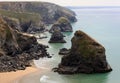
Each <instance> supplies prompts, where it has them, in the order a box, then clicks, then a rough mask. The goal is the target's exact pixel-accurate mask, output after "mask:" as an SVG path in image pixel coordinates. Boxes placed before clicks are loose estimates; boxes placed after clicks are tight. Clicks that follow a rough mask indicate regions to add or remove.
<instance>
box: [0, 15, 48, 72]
mask: <svg viewBox="0 0 120 83" xmlns="http://www.w3.org/2000/svg"><path fill="white" fill-rule="evenodd" d="M46 48H47V46H45V45H42V44H38V43H37V40H36V38H35V37H34V36H30V35H29V34H25V33H24V34H23V33H21V32H19V31H17V30H13V29H12V28H11V27H10V26H9V25H8V24H7V22H5V21H4V20H3V19H2V17H0V72H8V71H16V70H23V69H25V68H26V67H28V66H30V61H31V60H33V59H39V58H40V57H49V54H48V53H47V50H46Z"/></svg>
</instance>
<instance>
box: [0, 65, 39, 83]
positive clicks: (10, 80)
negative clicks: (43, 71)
mask: <svg viewBox="0 0 120 83" xmlns="http://www.w3.org/2000/svg"><path fill="white" fill-rule="evenodd" d="M37 71H40V69H37V68H35V67H27V68H26V69H25V70H19V71H16V72H5V73H0V83H15V80H17V79H20V78H22V77H23V76H25V75H27V74H30V73H34V72H37Z"/></svg>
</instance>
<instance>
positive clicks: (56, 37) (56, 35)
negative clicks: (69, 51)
mask: <svg viewBox="0 0 120 83" xmlns="http://www.w3.org/2000/svg"><path fill="white" fill-rule="evenodd" d="M49 43H66V41H65V40H64V35H63V34H62V33H61V32H60V31H59V30H56V31H54V32H53V33H52V36H51V38H50V40H49Z"/></svg>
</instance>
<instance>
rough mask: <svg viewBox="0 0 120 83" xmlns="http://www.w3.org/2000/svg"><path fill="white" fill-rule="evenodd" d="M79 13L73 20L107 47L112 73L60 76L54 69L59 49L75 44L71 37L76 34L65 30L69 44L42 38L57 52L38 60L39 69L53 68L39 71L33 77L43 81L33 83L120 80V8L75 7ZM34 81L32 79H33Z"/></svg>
mask: <svg viewBox="0 0 120 83" xmlns="http://www.w3.org/2000/svg"><path fill="white" fill-rule="evenodd" d="M73 11H75V12H76V14H77V19H78V22H76V23H73V24H72V26H73V30H74V32H75V31H76V30H82V31H84V32H86V33H87V34H89V35H90V36H91V37H93V38H94V39H95V40H97V41H98V42H100V43H101V44H102V45H103V46H104V47H105V48H106V56H107V60H108V63H109V64H110V65H111V67H112V68H113V71H112V72H110V73H103V74H75V75H59V74H58V73H54V72H52V71H51V69H52V68H53V67H57V65H58V63H60V60H61V56H60V55H58V52H59V49H61V48H63V47H66V48H70V47H71V38H72V37H73V34H74V32H73V33H64V34H65V35H66V38H65V40H66V41H67V43H65V44H48V43H47V42H48V40H49V37H50V34H49V33H45V34H46V35H48V36H49V37H48V38H47V39H43V40H38V41H39V42H41V43H44V44H47V45H49V47H50V48H48V52H49V53H50V54H51V55H53V57H52V58H51V59H47V58H44V59H40V60H38V61H34V62H35V64H36V66H37V67H38V68H45V69H50V70H48V71H47V72H45V73H43V74H39V73H38V74H37V75H36V77H38V79H35V76H34V75H33V77H32V78H31V79H32V80H39V81H37V82H36V81H35V82H33V83H119V82H120V64H119V62H120V60H119V59H120V52H119V48H120V9H119V8H101V9H95V8H94V9H73ZM31 83H32V82H31Z"/></svg>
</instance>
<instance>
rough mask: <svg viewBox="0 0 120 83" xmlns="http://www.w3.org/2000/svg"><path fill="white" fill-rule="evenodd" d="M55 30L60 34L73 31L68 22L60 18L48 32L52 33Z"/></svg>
mask: <svg viewBox="0 0 120 83" xmlns="http://www.w3.org/2000/svg"><path fill="white" fill-rule="evenodd" d="M56 29H58V30H60V31H61V32H72V31H73V29H72V26H71V24H70V22H69V20H68V19H67V18H65V17H60V18H59V19H58V21H57V22H56V23H54V24H53V26H52V28H51V29H50V31H49V32H50V33H52V32H54V30H56Z"/></svg>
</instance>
